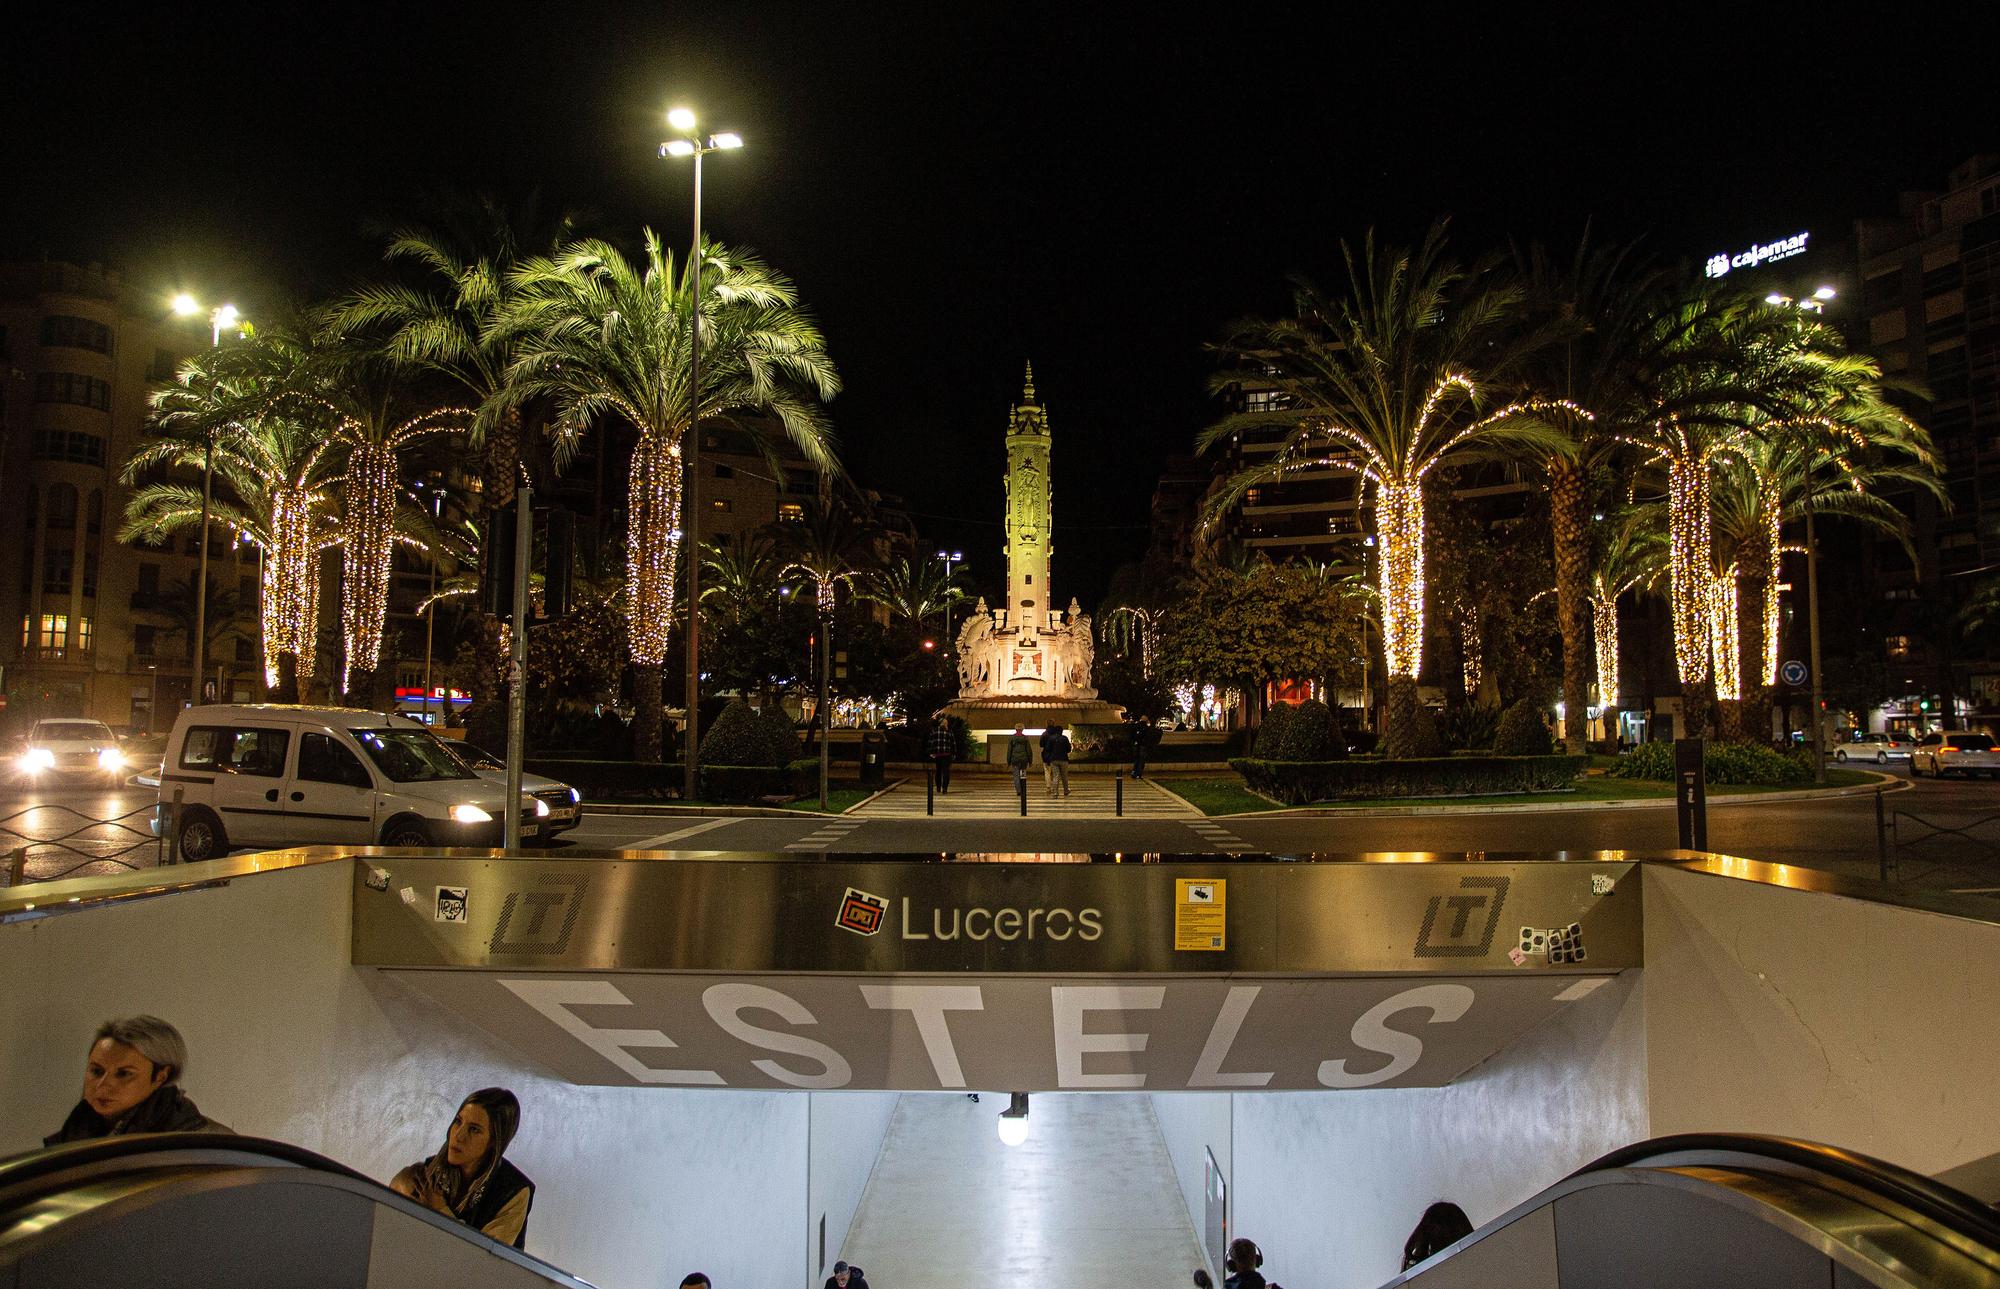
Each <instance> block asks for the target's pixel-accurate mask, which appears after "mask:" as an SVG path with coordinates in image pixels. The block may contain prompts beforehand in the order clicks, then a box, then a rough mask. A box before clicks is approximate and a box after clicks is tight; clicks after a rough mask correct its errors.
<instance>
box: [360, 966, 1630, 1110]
mask: <svg viewBox="0 0 2000 1289" xmlns="http://www.w3.org/2000/svg"><path fill="white" fill-rule="evenodd" d="M387 974H390V975H392V976H393V977H395V978H396V979H398V980H400V981H402V982H404V983H406V984H408V985H410V986H411V987H412V988H414V989H416V990H417V991H419V992H420V993H422V994H425V995H427V996H428V997H430V998H431V999H432V1000H433V1001H435V1002H436V1003H437V1004H438V1005H440V1006H442V1007H444V1008H446V1009H448V1010H450V1011H452V1012H453V1013H455V1014H457V1015H459V1016H462V1017H464V1018H466V1019H467V1020H469V1021H471V1022H472V1023H473V1024H475V1025H477V1026H479V1027H480V1028H482V1029H485V1030H486V1031H487V1032H489V1033H490V1034H492V1035H493V1036H494V1037H495V1038H497V1039H499V1040H500V1041H502V1042H503V1043H505V1044H506V1045H507V1046H508V1047H510V1048H512V1049H513V1050H515V1051H517V1052H520V1053H521V1054H522V1055H524V1056H526V1057H528V1058H529V1059H531V1060H533V1061H534V1062H535V1063H536V1064H538V1065H540V1066H542V1067H543V1068H544V1069H546V1070H548V1071H549V1072H550V1073H551V1074H553V1075H554V1076H555V1077H557V1078H560V1079H564V1080H567V1081H568V1082H571V1083H578V1084H610V1085H624V1086H633V1087H643V1086H650V1087H732V1088H809V1089H816V1090H828V1089H864V1088H866V1089H897V1090H916V1091H935V1090H940V1089H954V1088H965V1089H979V1088H984V1089H993V1090H1006V1091H1021V1092H1038V1091H1055V1090H1071V1091H1076V1090H1098V1091H1102V1090H1118V1089H1127V1090H1129V1089H1151V1090H1156V1091H1157V1090H1173V1089H1204V1088H1206V1089H1244V1090H1274V1091H1275V1090H1284V1089H1305V1088H1313V1089H1326V1088H1368V1087H1435V1086H1439V1085H1441V1084H1444V1083H1448V1082H1450V1081H1451V1080H1452V1079H1453V1078H1455V1077H1457V1076H1458V1075H1459V1074H1462V1073H1464V1072H1465V1071H1466V1070H1468V1069H1470V1068H1471V1067H1472V1066H1474V1065H1476V1064H1478V1063H1479V1062H1480V1061H1482V1060H1484V1059H1486V1058H1487V1057H1488V1056H1490V1055H1492V1054H1493V1053H1495V1052H1497V1051H1500V1050H1502V1049H1503V1048H1505V1047H1506V1046H1507V1045H1508V1044H1510V1043H1512V1042H1513V1041H1514V1040H1515V1039H1516V1038H1518V1037H1519V1036H1520V1035H1521V1034H1524V1033H1526V1032H1527V1031H1528V1030H1530V1029H1532V1028H1533V1027H1534V1026H1536V1025H1538V1024H1540V1023H1541V1022H1542V1021H1543V1020H1545V1019H1547V1018H1548V1017H1549V1016H1550V1015H1552V1014H1553V1013H1554V1012H1556V1011H1557V1010H1559V1009H1561V1008H1562V1007H1564V1006H1566V1005H1568V1004H1570V1003H1573V1002H1575V1001H1576V1000H1577V999H1580V998H1582V997H1585V996H1587V995H1588V994H1589V993H1591V992H1592V991H1594V990H1595V989H1596V988H1597V987H1598V986H1600V985H1602V984H1603V983H1604V982H1605V981H1606V979H1608V977H1605V976H1601V975H1589V976H1577V975H1555V974H1548V973H1527V972H1522V973H1518V974H1515V975H1511V976H1501V977H1496V976H1477V977H1470V978H1464V979H1453V980H1441V979H1434V978H1433V979H1425V980H1410V979H1397V978H1384V977H1376V978H1350V979H1255V978H1243V977H1237V978H1232V979H1198V978H1192V977H1181V976H1167V977H1162V976H1140V977H1133V976H1120V977H1111V978H1105V977H1096V978H1090V979H1049V978H1037V977H1032V976H1019V975H1017V976H1005V977H994V976H984V977H967V976H963V975H945V976H939V975H921V976H893V977H890V976H847V975H800V976H758V977H731V976H715V975H706V974H688V973H679V972H663V973H650V974H632V973H617V974H603V973H600V974H591V975H581V974H577V973H573V972H558V973H523V972H512V971H407V970H398V971H391V972H389V973H387Z"/></svg>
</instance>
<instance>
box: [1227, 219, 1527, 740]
mask: <svg viewBox="0 0 2000 1289" xmlns="http://www.w3.org/2000/svg"><path fill="white" fill-rule="evenodd" d="M1342 250H1343V254H1344V257H1345V260H1346V265H1347V276H1348V285H1347V292H1346V294H1345V295H1343V296H1340V297H1337V298H1336V297H1330V296H1326V295H1322V294H1320V293H1319V292H1317V291H1315V290H1313V289H1312V288H1310V287H1308V286H1304V285H1301V286H1299V288H1298V289H1297V291H1296V292H1295V312H1296V316H1295V317H1292V318H1287V319H1282V320H1279V321H1276V322H1253V323H1249V324H1246V325H1244V326H1242V327H1240V328H1239V329H1238V330H1237V332H1236V334H1235V335H1234V336H1232V337H1231V338H1230V339H1229V340H1228V341H1227V342H1225V343H1224V344H1223V345H1222V346H1221V349H1222V351H1223V352H1224V353H1225V354H1226V355H1228V356H1229V357H1230V358H1232V359H1234V362H1235V367H1236V370H1234V371H1231V372H1228V373H1225V374H1223V375H1222V376H1220V377H1218V378H1217V379H1216V380H1215V381H1214V382H1213V383H1214V385H1215V387H1216V388H1217V390H1218V391H1219V392H1225V393H1233V392H1240V391H1242V390H1245V389H1250V388H1255V389H1258V390H1262V391H1270V392H1272V393H1275V395H1276V396H1277V399H1278V406H1277V407H1276V408H1275V409H1274V410H1270V411H1245V412H1240V413H1238V414H1236V415H1233V416H1230V417H1227V418H1225V419H1224V420H1222V421H1221V422H1220V423H1218V424H1217V425H1215V426H1212V427H1211V428H1210V429H1208V430H1207V431H1205V432H1204V434H1203V435H1202V438H1201V446H1202V448H1203V449H1204V450H1206V449H1207V448H1209V447H1211V446H1213V445H1214V444H1216V443H1218V442H1221V441H1222V440H1224V439H1226V438H1227V437H1228V436H1230V435H1234V434H1238V433H1241V432H1243V431H1245V430H1267V429H1270V428H1273V427H1282V428H1283V429H1284V430H1285V431H1286V435H1285V440H1284V443H1283V445H1282V447H1281V448H1280V450H1279V452H1278V453H1277V454H1276V456H1275V459H1274V460H1273V461H1272V463H1271V464H1269V465H1265V466H1259V467H1255V468H1252V469H1249V470H1245V471H1243V472H1241V473H1239V474H1238V475H1237V476H1236V477H1235V478H1233V479H1232V480H1230V482H1229V485H1228V486H1227V487H1226V488H1225V489H1224V490H1223V491H1222V492H1221V493H1220V494H1219V495H1218V496H1217V498H1216V500H1215V502H1214V503H1213V505H1212V508H1211V511H1210V514H1211V517H1214V516H1216V515H1218V514H1219V513H1220V512H1221V511H1222V510H1224V509H1226V508H1227V507H1228V506H1229V505H1231V504H1233V503H1234V502H1235V501H1236V500H1237V499H1238V498H1240V497H1241V496H1242V494H1243V493H1244V492H1245V491H1247V490H1248V489H1249V488H1250V487H1251V486H1252V485H1254V484H1256V483H1260V482H1266V481H1271V480H1275V479H1278V478H1281V477H1283V476H1284V475H1285V474H1287V473H1290V472H1292V471H1296V470H1302V469H1308V468H1311V469H1341V470H1348V471H1351V472H1353V473H1355V474H1357V475H1359V476H1360V477H1361V480H1362V483H1363V485H1364V487H1365V488H1366V489H1367V490H1368V493H1369V497H1368V500H1369V504H1370V505H1371V506H1372V509H1373V512H1374V523H1375V531H1376V537H1377V540H1378V541H1379V543H1380V552H1379V553H1380V564H1379V582H1380V589H1381V602H1382V609H1383V611H1382V628H1383V631H1382V634H1383V653H1384V655H1385V657H1386V659H1387V663H1388V673H1389V709H1388V729H1387V731H1386V735H1387V737H1386V739H1385V744H1386V750H1387V751H1388V752H1389V754H1390V755H1392V756H1400V755H1407V754H1408V753H1409V751H1410V750H1411V748H1412V740H1413V738H1414V737H1415V718H1416V714H1417V675H1418V673H1419V672H1420V671H1421V670H1422V668H1423V661H1424V609H1425V604H1424V599H1425V596H1424V587H1425V584H1424V564H1425V559H1426V557H1427V551H1426V544H1425V532H1426V498H1425V482H1426V479H1427V478H1428V476H1429V475H1430V473H1431V471H1432V470H1434V469H1436V468H1437V467H1438V465H1439V464H1440V463H1442V462H1444V461H1445V460H1446V459H1448V458H1450V457H1452V456H1453V455H1454V454H1457V453H1460V452H1463V451H1466V450H1469V449H1472V448H1475V447H1497V446H1502V445H1505V444H1508V443H1517V444H1518V443H1535V442H1542V441H1545V440H1547V439H1549V438H1550V437H1551V435H1550V432H1549V430H1548V429H1547V428H1546V426H1545V425H1544V424H1543V423H1541V422H1540V421H1537V420H1535V419H1533V418H1531V417H1529V416H1528V415H1526V414H1527V413H1528V412H1530V411H1533V410H1535V408H1536V406H1538V404H1531V403H1527V402H1523V403H1517V404H1513V405H1509V406H1507V407H1503V408H1500V409H1498V410H1495V411H1486V410H1484V408H1483V407H1482V403H1483V402H1484V399H1483V396H1482V394H1481V391H1480V388H1479V385H1478V384H1477V383H1476V381H1475V379H1474V375H1473V373H1474V372H1475V371H1476V372H1479V373H1481V375H1482V376H1483V377H1486V378H1492V379H1496V380H1504V379H1506V378H1507V377H1508V376H1510V375H1511V373H1512V369H1513V368H1514V367H1515V366H1516V365H1517V364H1518V361H1519V359H1520V357H1521V355H1522V354H1523V353H1524V352H1526V351H1527V350H1528V349H1530V348H1532V346H1533V345H1534V344H1535V343H1537V342H1538V340H1539V337H1537V336H1535V335H1534V334H1533V333H1531V332H1527V333H1524V332H1521V331H1514V332H1511V333H1510V332H1508V331H1506V330H1504V329H1503V324H1504V323H1506V322H1507V321H1508V320H1509V319H1510V318H1511V316H1512V315H1513V313H1514V310H1515V308H1516V306H1517V305H1518V304H1519V302H1520V300H1521V291H1520V289H1519V287H1518V286H1515V285H1511V284H1508V283H1505V282H1502V281H1501V280H1499V278H1498V275H1497V274H1496V272H1495V268H1496V265H1495V264H1494V262H1493V261H1491V260H1486V261H1482V262H1481V263H1479V264H1476V265H1473V266H1471V267H1470V268H1466V267H1462V266H1460V265H1459V264H1458V263H1456V262H1454V261H1453V260H1451V259H1450V258H1449V257H1448V256H1447V255H1446V252H1445V244H1444V229H1443V226H1442V225H1437V226H1434V227H1433V228H1432V229H1431V231H1430V233H1429V235H1428V236H1427V237H1426V238H1425V239H1424V241H1423V244H1422V245H1421V246H1419V247H1417V248H1416V249H1415V250H1413V251H1412V250H1391V249H1378V248H1377V247H1376V244H1375V239H1374V236H1373V234H1370V235H1369V237H1368V238H1367V240H1366V241H1365V242H1364V243H1363V244H1362V248H1361V251H1360V254H1359V255H1357V254H1356V253H1355V252H1354V250H1353V249H1352V248H1351V247H1345V246H1344V247H1343V248H1342Z"/></svg>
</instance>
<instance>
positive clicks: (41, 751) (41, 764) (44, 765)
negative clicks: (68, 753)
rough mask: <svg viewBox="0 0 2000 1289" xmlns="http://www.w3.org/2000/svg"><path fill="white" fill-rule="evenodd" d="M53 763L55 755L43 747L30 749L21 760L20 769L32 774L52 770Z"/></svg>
mask: <svg viewBox="0 0 2000 1289" xmlns="http://www.w3.org/2000/svg"><path fill="white" fill-rule="evenodd" d="M55 763H56V754H55V753H54V752H51V751H49V750H48V749H47V748H45V747H31V748H29V749H28V751H27V755H25V756H23V757H22V758H21V768H22V769H23V770H26V771H27V772H28V773H30V774H33V773H34V772H35V771H36V770H48V769H53V768H54V767H55Z"/></svg>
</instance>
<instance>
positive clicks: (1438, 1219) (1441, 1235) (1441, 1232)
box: [1403, 1200, 1472, 1271]
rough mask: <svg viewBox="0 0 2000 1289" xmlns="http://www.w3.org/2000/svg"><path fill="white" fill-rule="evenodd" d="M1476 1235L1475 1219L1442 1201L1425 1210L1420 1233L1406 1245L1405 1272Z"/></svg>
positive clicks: (1417, 1230) (1419, 1228) (1418, 1223)
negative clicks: (1473, 1233)
mask: <svg viewBox="0 0 2000 1289" xmlns="http://www.w3.org/2000/svg"><path fill="white" fill-rule="evenodd" d="M1471 1234H1472V1219H1471V1218H1469V1217H1467V1216H1466V1215H1465V1210H1464V1209H1462V1208H1460V1207H1459V1206H1458V1205H1456V1204H1454V1203H1452V1202H1451V1201H1450V1200H1439V1201H1438V1202H1437V1203H1435V1204H1433V1205H1431V1206H1430V1207H1429V1208H1427V1209H1425V1210H1424V1215H1423V1217H1422V1218H1421V1219H1419V1220H1418V1222H1417V1229H1416V1230H1414V1231H1412V1232H1410V1238H1409V1239H1408V1240H1407V1241H1406V1242H1405V1243H1404V1245H1403V1270H1405V1271H1408V1270H1409V1269H1410V1268H1411V1267H1414V1266H1416V1265H1417V1264H1418V1263H1419V1262H1422V1261H1423V1260H1424V1259H1426V1258H1430V1257H1435V1256H1436V1255H1438V1254H1440V1253H1442V1252H1444V1251H1445V1250H1446V1249H1448V1248H1450V1247H1451V1246H1452V1245H1454V1244H1457V1243H1458V1242H1459V1241H1460V1240H1463V1239H1464V1238H1465V1237H1466V1236H1468V1235H1471Z"/></svg>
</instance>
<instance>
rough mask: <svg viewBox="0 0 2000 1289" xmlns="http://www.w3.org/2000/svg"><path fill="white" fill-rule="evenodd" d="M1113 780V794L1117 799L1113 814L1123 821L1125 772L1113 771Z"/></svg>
mask: <svg viewBox="0 0 2000 1289" xmlns="http://www.w3.org/2000/svg"><path fill="white" fill-rule="evenodd" d="M1111 779H1112V783H1111V792H1112V795H1113V797H1114V798H1115V802H1114V804H1113V806H1112V813H1113V814H1115V815H1117V816H1118V817H1119V818H1120V819H1123V818H1124V817H1125V771H1123V770H1113V771H1112V772H1111Z"/></svg>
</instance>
